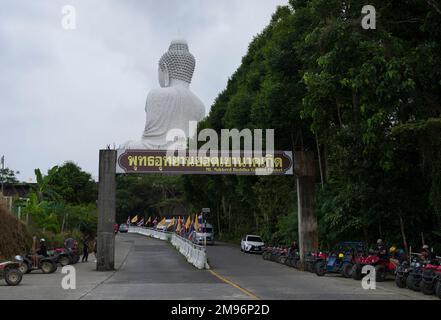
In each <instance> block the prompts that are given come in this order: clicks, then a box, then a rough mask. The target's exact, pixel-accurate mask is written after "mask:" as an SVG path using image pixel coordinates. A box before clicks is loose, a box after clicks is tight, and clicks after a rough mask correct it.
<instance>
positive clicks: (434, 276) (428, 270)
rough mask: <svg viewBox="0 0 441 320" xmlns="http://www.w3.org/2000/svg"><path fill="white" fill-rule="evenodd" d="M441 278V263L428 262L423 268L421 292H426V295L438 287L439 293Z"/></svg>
mask: <svg viewBox="0 0 441 320" xmlns="http://www.w3.org/2000/svg"><path fill="white" fill-rule="evenodd" d="M440 278H441V266H440V265H439V263H436V264H430V263H429V264H426V265H425V266H424V267H423V268H422V279H421V281H420V285H419V287H420V290H421V292H422V293H424V294H425V295H432V294H434V293H435V291H436V290H437V289H438V293H439V289H440V288H439V287H440V284H439V279H440ZM437 287H438V288H437Z"/></svg>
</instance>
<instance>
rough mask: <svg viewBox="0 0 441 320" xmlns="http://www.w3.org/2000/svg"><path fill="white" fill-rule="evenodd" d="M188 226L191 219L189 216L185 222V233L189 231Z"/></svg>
mask: <svg viewBox="0 0 441 320" xmlns="http://www.w3.org/2000/svg"><path fill="white" fill-rule="evenodd" d="M190 225H191V218H190V216H188V218H187V222H186V223H185V230H186V231H188V230H189V229H190Z"/></svg>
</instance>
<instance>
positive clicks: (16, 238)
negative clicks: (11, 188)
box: [0, 203, 32, 261]
mask: <svg viewBox="0 0 441 320" xmlns="http://www.w3.org/2000/svg"><path fill="white" fill-rule="evenodd" d="M31 243H32V238H31V235H30V233H29V232H28V230H27V228H26V225H25V224H23V223H22V222H20V221H18V220H17V219H16V218H15V217H14V216H13V215H12V214H11V213H10V212H9V210H8V209H7V208H6V207H5V206H4V205H3V203H0V261H2V260H5V259H10V258H11V257H13V256H15V255H17V254H24V253H26V252H28V251H29V248H30V244H31Z"/></svg>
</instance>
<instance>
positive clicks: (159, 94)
mask: <svg viewBox="0 0 441 320" xmlns="http://www.w3.org/2000/svg"><path fill="white" fill-rule="evenodd" d="M195 66H196V60H195V58H194V56H193V55H192V54H191V53H190V52H189V49H188V44H187V42H186V41H184V40H176V41H172V43H171V45H170V47H169V49H168V51H167V52H166V53H165V54H164V55H163V56H162V58H161V60H160V61H159V84H160V86H161V88H158V89H153V90H152V91H150V93H149V94H148V96H147V103H146V106H145V112H146V124H145V129H144V133H143V135H142V137H141V140H140V141H129V142H127V143H126V144H125V145H124V146H123V147H124V148H126V149H150V150H166V149H169V148H174V149H180V148H185V141H184V142H183V140H182V139H179V141H178V140H176V139H175V141H167V136H169V140H171V139H170V136H174V134H173V132H176V130H180V132H183V133H185V137H187V138H188V137H189V134H190V132H189V122H190V121H197V122H198V121H201V120H202V119H203V118H204V116H205V107H204V104H203V103H202V101H201V100H200V99H199V98H198V97H197V96H196V95H195V94H194V93H193V92H191V91H190V83H191V79H192V77H193V73H194V69H195ZM177 146H181V147H177Z"/></svg>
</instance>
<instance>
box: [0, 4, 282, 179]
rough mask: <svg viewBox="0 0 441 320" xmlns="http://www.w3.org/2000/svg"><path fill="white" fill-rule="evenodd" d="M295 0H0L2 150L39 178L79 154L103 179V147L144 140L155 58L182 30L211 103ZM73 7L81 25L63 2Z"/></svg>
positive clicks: (196, 85)
mask: <svg viewBox="0 0 441 320" xmlns="http://www.w3.org/2000/svg"><path fill="white" fill-rule="evenodd" d="M287 2H288V0H185V1H184V0H70V1H63V0H35V1H34V0H33V1H29V0H0V156H1V155H5V158H6V166H8V167H10V168H12V169H14V170H19V171H20V172H21V174H20V175H19V179H20V180H23V181H29V179H31V178H32V179H34V174H33V171H34V169H35V168H41V169H42V170H44V171H45V172H46V170H47V169H48V168H50V167H52V166H54V165H57V164H61V163H63V162H64V161H66V160H72V161H74V162H76V163H77V164H78V165H80V166H81V167H82V168H83V169H84V170H86V171H88V172H90V173H92V175H93V177H94V178H95V179H97V175H98V173H97V172H98V150H99V149H100V148H104V147H105V146H106V145H107V144H113V143H116V144H117V145H118V144H120V143H123V142H125V141H127V140H132V139H135V140H137V139H138V138H139V137H140V135H141V133H142V130H143V128H144V121H145V112H144V107H145V99H146V96H147V93H148V91H149V90H150V89H152V88H156V87H158V82H157V62H158V60H159V58H160V57H161V55H162V54H163V53H164V52H165V51H166V50H167V49H168V46H169V44H170V41H171V40H173V39H175V38H185V39H186V40H187V41H188V42H189V45H190V51H191V52H192V53H193V54H194V55H195V57H196V60H197V65H196V72H195V76H194V78H193V83H192V90H193V91H194V92H195V93H196V94H197V95H198V96H199V97H200V98H201V99H202V101H203V102H204V103H205V104H206V108H207V112H208V110H209V108H210V107H211V104H212V103H213V101H214V99H215V98H216V96H217V95H218V94H219V92H220V91H222V90H223V89H224V88H225V86H226V83H227V81H228V78H229V77H230V76H231V75H232V73H233V72H234V71H235V70H236V69H237V67H238V66H239V65H240V62H241V58H242V57H243V55H244V54H245V53H246V51H247V47H248V44H249V42H250V41H251V40H252V38H253V37H254V36H255V35H256V34H258V33H259V32H261V30H262V29H263V28H264V27H265V26H266V25H267V24H268V23H269V21H270V18H271V15H272V13H273V12H274V11H275V9H276V7H277V6H278V5H284V4H286V3H287ZM65 5H73V6H74V7H75V9H76V23H77V28H76V29H75V30H64V29H63V28H62V26H61V20H62V13H61V8H62V7H63V6H65Z"/></svg>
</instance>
